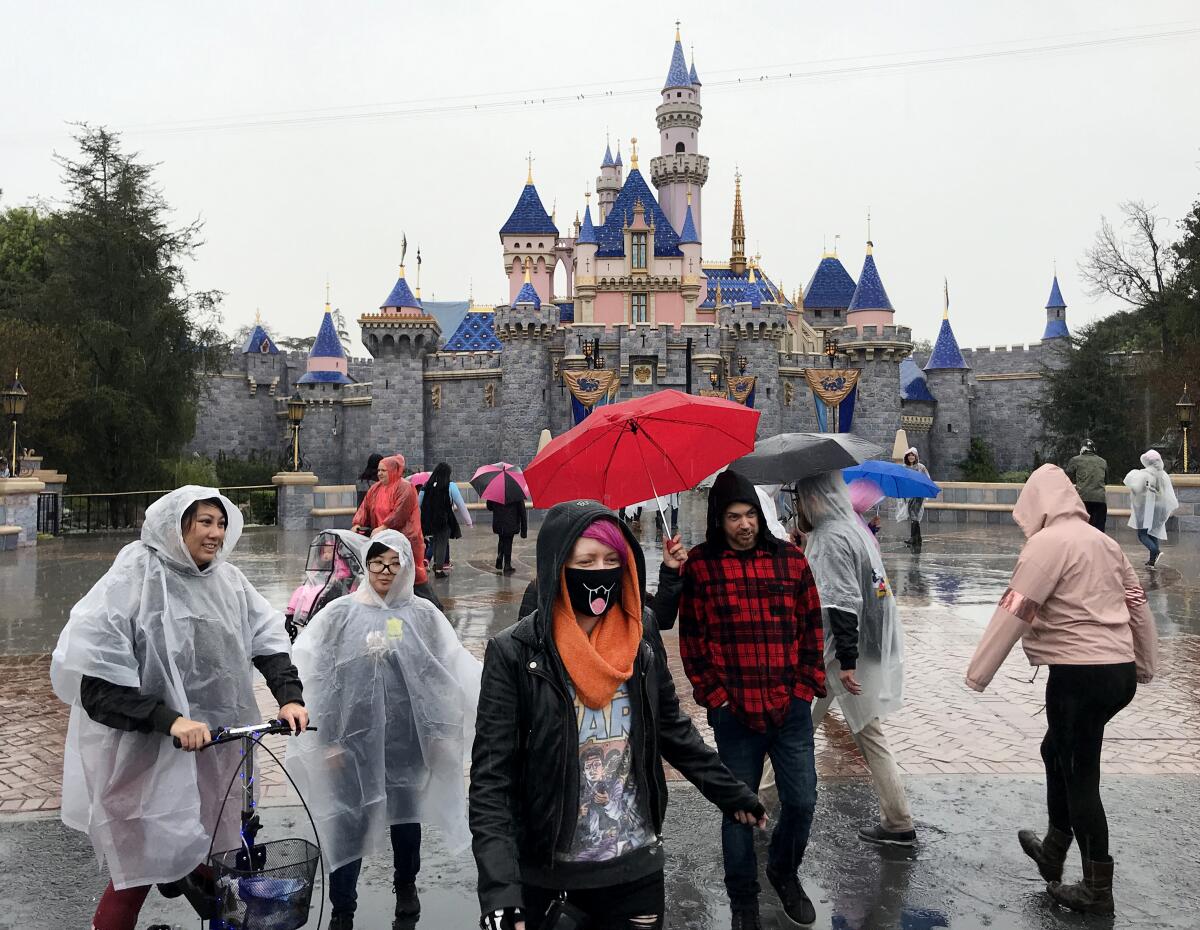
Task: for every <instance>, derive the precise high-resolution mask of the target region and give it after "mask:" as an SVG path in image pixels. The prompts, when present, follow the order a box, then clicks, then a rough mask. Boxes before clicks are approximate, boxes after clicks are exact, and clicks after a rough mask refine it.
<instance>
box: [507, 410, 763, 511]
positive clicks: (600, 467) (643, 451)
mask: <svg viewBox="0 0 1200 930" xmlns="http://www.w3.org/2000/svg"><path fill="white" fill-rule="evenodd" d="M758 418H759V413H758V411H757V410H753V409H751V408H749V407H744V406H742V405H741V404H737V403H734V402H733V401H730V400H724V399H723V398H719V397H697V396H694V395H692V394H684V393H682V392H680V391H658V392H656V393H654V394H649V395H647V396H645V397H638V398H635V399H633V400H626V401H622V402H621V403H619V404H610V405H606V406H603V407H598V408H597V409H596V410H595V411H593V412H592V413H591V414H590V415H589V416H588V418H587V419H586V420H584V421H583V422H582V423H580V424H579V425H577V426H575V427H574V428H573V429H571V430H569V431H568V432H566V433H563V434H562V435H561V436H559V437H558V438H556V439H554V440H552V441H551V442H550V443H549V444H548V445H547V446H546V448H544V449H542V451H541V452H539V453H538V454H537V455H536V456H534V459H533V461H532V462H530V463H529V465H528V467H526V469H525V477H526V479H527V480H528V482H529V488H530V490H531V491H532V492H533V502H534V505H535V506H537V507H543V508H544V507H551V506H553V505H554V504H558V503H561V502H562V501H573V500H581V499H585V498H586V499H594V500H598V501H600V503H602V504H604V505H605V506H606V507H612V508H614V509H616V508H618V507H625V506H627V505H629V504H634V503H637V502H638V501H644V500H649V499H650V498H651V497H658V496H659V495H660V494H672V493H674V492H675V491H683V490H686V489H688V488H693V487H695V486H696V485H697V484H699V483H700V481H701V480H702V479H703V478H705V477H707V476H708V475H711V474H712V473H713V472H715V471H717V470H718V469H720V468H723V467H724V466H725V465H728V464H729V463H730V462H732V461H733V460H734V459H736V458H738V457H739V456H742V455H745V454H746V453H747V452H750V451H751V450H752V449H753V448H754V434H755V431H756V430H757V429H758Z"/></svg>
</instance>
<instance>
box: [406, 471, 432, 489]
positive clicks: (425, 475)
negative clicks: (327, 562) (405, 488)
mask: <svg viewBox="0 0 1200 930" xmlns="http://www.w3.org/2000/svg"><path fill="white" fill-rule="evenodd" d="M432 474H433V472H430V471H419V472H417V473H416V474H415V475H411V476H410V477H409V479H408V483H409V484H411V485H412V486H413V487H414V488H419V487H420V486H421V485H423V484H424V483H425V482H426V481H428V480H429V476H430V475H432Z"/></svg>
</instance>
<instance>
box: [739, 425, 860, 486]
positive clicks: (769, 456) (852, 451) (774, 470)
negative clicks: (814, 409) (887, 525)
mask: <svg viewBox="0 0 1200 930" xmlns="http://www.w3.org/2000/svg"><path fill="white" fill-rule="evenodd" d="M882 454H883V449H881V448H880V447H879V446H877V445H875V443H873V442H867V441H866V440H865V439H860V438H859V437H857V436H855V435H852V434H851V433H781V434H779V435H778V436H772V437H771V438H770V439H764V440H763V441H762V442H760V443H758V444H756V445H755V447H754V451H753V452H751V453H750V454H749V455H743V456H742V457H741V458H740V459H736V460H734V461H733V462H731V463H730V464H729V470H730V471H736V472H737V473H738V474H739V475H744V476H745V477H747V478H749V479H750V480H751V481H753V482H754V483H755V484H787V483H788V482H791V481H799V480H800V479H801V478H811V477H812V476H813V475H821V474H824V473H825V472H830V471H839V470H841V469H843V468H848V467H849V466H851V465H858V464H859V463H861V462H865V461H866V460H867V459H871V458H875V457H876V456H879V455H882Z"/></svg>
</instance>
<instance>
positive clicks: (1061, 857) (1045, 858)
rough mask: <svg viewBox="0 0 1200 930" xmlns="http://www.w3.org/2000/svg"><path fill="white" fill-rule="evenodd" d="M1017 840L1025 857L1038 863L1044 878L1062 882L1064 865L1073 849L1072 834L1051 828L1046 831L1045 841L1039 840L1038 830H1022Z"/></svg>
mask: <svg viewBox="0 0 1200 930" xmlns="http://www.w3.org/2000/svg"><path fill="white" fill-rule="evenodd" d="M1017 839H1018V840H1019V841H1020V843H1021V848H1022V849H1023V850H1025V855H1027V856H1028V857H1029V858H1030V859H1032V860H1033V861H1034V862H1036V863H1037V867H1038V871H1039V872H1040V873H1041V875H1042V878H1044V879H1045V880H1046V881H1048V882H1061V881H1062V873H1063V863H1064V862H1066V861H1067V850H1068V849H1070V848H1071V834H1070V833H1067V832H1066V831H1064V830H1059V829H1057V828H1056V827H1051V828H1050V829H1049V830H1047V831H1046V838H1045V839H1038V835H1037V831H1036V830H1020V831H1018V833H1017Z"/></svg>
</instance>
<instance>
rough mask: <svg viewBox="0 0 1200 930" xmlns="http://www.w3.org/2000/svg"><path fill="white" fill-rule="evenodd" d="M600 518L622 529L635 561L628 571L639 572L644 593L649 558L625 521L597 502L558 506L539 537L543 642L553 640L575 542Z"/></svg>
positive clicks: (627, 566)
mask: <svg viewBox="0 0 1200 930" xmlns="http://www.w3.org/2000/svg"><path fill="white" fill-rule="evenodd" d="M601 517H607V518H608V519H610V520H612V521H614V522H615V523H616V524H617V526H618V527H620V529H621V535H622V536H624V537H625V542H626V543H628V545H629V550H630V552H632V553H633V559H632V560H630V559H626V560H625V570H626V571H629V570H631V569H632V570H633V571H636V572H637V589H638V590H639V591H643V592H644V591H645V587H646V585H645V578H646V557H645V555H644V554H643V553H642V547H641V546H640V545H638V541H637V540H636V539H635V538H634V535H633V533H631V532H630V531H629V527H627V526H626V525H625V523H624V521H622V520H620V519H619V518H618V517H617V515H616V514H615V513H613V512H612V511H611V510H609V509H608V508H607V507H605V506H604V505H603V504H600V503H598V502H597V501H567V502H566V503H562V504H555V505H554V506H553V507H551V508H550V510H549V511H547V512H546V519H545V520H544V521H543V522H542V528H541V529H540V530H539V531H538V537H537V595H538V598H537V623H538V625H539V629H540V632H541V636H542V637H543V638H546V639H551V640H552V639H553V635H552V625H551V623H550V618H551V617H552V616H553V614H554V602H555V600H557V598H558V589H559V582H560V580H561V578H562V572H563V567H564V566H565V565H566V564H567V559H569V558H570V557H571V550H572V549H573V548H574V547H575V541H576V540H577V539H579V537H580V535H581V534H582V533H583V531H584V530H585V529H587V528H588V527H589V526H590V525H591V524H592V523H593V522H594V521H595V520H597V519H599V518H601Z"/></svg>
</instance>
